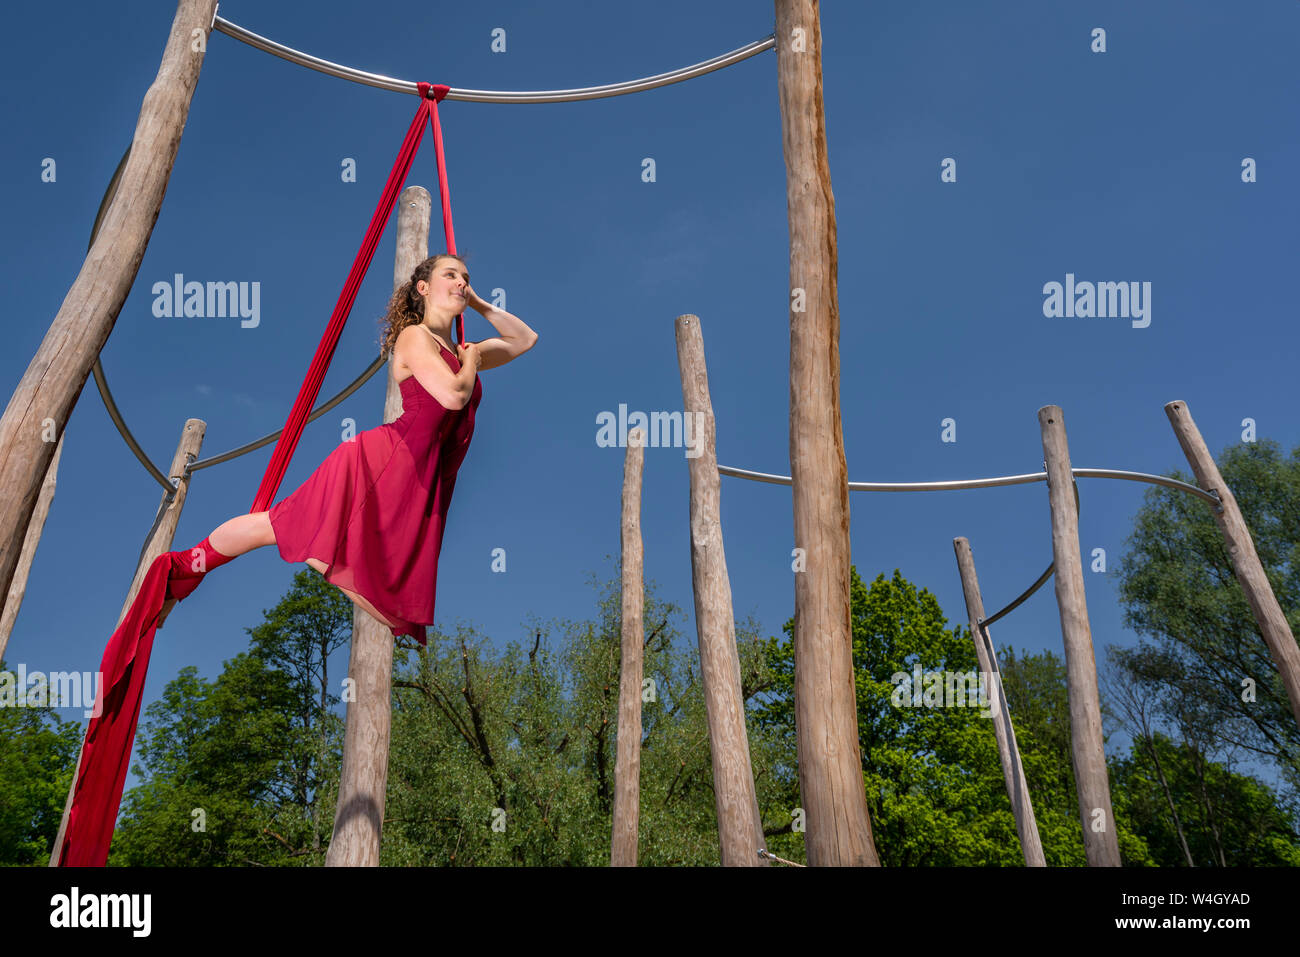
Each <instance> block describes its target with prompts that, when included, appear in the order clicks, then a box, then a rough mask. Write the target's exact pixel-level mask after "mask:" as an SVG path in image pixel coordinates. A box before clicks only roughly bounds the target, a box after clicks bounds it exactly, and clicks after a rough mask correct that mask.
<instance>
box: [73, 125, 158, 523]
mask: <svg viewBox="0 0 1300 957" xmlns="http://www.w3.org/2000/svg"><path fill="white" fill-rule="evenodd" d="M130 156H131V145H130V144H129V143H128V144H127V147H126V152H125V153H123V154H122V158H121V159H120V160H118V162H117V169H115V170H113V178H112V179H110V180H109V181H108V188H107V189H106V190H104V198H103V199H101V200H100V201H99V210H98V212H96V213H95V222H94V224H93V225H92V226H91V227H90V243H89V245H88V246H87V247H86V250H87V252H89V251H90V250H91V249H93V248H94V246H95V238H96V237H97V236H98V235H99V226H100V224H101V223H102V222H103V221H104V213H105V212H107V211H108V204H109V203H110V202H111V201H112V199H113V195H114V194H115V193H116V192H117V184H118V181H119V180H121V178H122V170H124V169H126V161H127V160H128V159H129V158H130ZM91 371H92V372H93V373H94V374H95V385H96V386H98V387H99V397H100V398H101V399H103V400H104V408H106V409H107V410H108V417H109V418H110V419H112V420H113V424H114V425H115V426H117V431H118V434H120V435H121V436H122V439H123V441H125V442H126V446H127V448H129V449H130V450H131V451H132V452H134V453H135V457H136V458H137V459H139V460H140V464H141V465H143V466H144V470H145V471H146V472H148V473H149V474H150V475H152V476H153V478H154V480H155V481H156V482H157V483H158V484H159V485H161V486H162V487H163V489H165V490H166V492H167V497H168V498H169V499H170V498H171V497H172V496H173V495H175V494H176V486H175V485H173V484H172V481H171V479H169V478H168V477H167V476H166V475H163V474H162V470H161V469H159V468H158V466H156V465H154V464H153V462H152V461H151V460H150V459H149V456H147V455H145V454H144V449H142V448H140V443H139V442H137V441H136V440H135V436H134V435H132V434H131V430H130V429H129V428H127V425H126V420H124V419H123V418H122V413H121V411H119V410H118V407H117V403H116V402H114V401H113V393H112V391H110V390H109V388H108V379H107V378H106V377H105V375H104V367H103V366H102V365H101V364H100V362H99V355H98V354H96V356H95V364H94V365H93V366H92V367H91Z"/></svg>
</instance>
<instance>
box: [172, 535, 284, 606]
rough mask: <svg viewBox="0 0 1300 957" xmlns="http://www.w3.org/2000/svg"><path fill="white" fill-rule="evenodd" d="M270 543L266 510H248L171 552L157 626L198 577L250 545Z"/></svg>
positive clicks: (244, 550) (272, 540)
mask: <svg viewBox="0 0 1300 957" xmlns="http://www.w3.org/2000/svg"><path fill="white" fill-rule="evenodd" d="M274 543H275V530H274V529H272V527H271V517H270V513H269V512H252V513H250V514H248V515H237V516H235V517H234V518H232V519H230V520H229V521H226V522H223V523H222V524H220V525H218V526H217V527H216V528H215V529H213V531H212V534H210V535H209V536H208V537H207V538H205V539H204V540H203V541H201V542H200V543H199V544H198V545H196V546H194V548H192V549H189V550H188V551H181V552H173V553H172V554H173V556H174V561H173V572H172V578H173V581H172V583H171V584H170V585H169V586H168V597H167V600H166V601H165V602H164V603H163V608H162V611H161V612H160V613H159V615H158V627H159V628H161V627H162V626H163V622H165V621H166V620H167V616H168V615H169V614H171V610H172V609H173V608H174V607H175V606H176V602H177V601H178V600H179V599H181V598H184V597H186V596H187V595H189V594H190V592H192V591H193V590H194V589H195V588H197V587H198V583H199V580H201V579H202V578H203V576H204V575H206V574H207V573H208V572H209V571H211V570H212V569H214V568H218V567H220V566H222V565H224V564H226V562H228V561H230V560H232V559H234V558H237V557H238V556H240V555H242V554H244V553H245V552H250V551H252V550H253V549H254V548H260V547H261V546H263V545H272V544H274Z"/></svg>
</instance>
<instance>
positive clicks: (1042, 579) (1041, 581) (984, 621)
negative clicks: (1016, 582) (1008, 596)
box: [979, 561, 1056, 645]
mask: <svg viewBox="0 0 1300 957" xmlns="http://www.w3.org/2000/svg"><path fill="white" fill-rule="evenodd" d="M1054 571H1056V562H1055V561H1053V562H1052V564H1050V565H1048V566H1047V571H1045V572H1043V573H1042V574H1041V575H1039V576H1038V581H1036V582H1034V583H1033V584H1032V585H1030V586H1029V587H1028V588H1026V589H1025V591H1024V593H1023V594H1022V595H1021V596H1020V597H1019V598H1017V599H1016V600H1015V601H1013V602H1012V603H1011V604H1009V605H1007V607H1006V608H1003V609H1002V610H1001V611H1000V612H998V613H997V614H996V615H990V616H989V617H988V618H981V619H980V622H979V626H980V628H985V629H986V628H988V626H989V625H991V624H993V623H994V622H995V621H997V620H998V619H999V618H1001V617H1003V616H1004V615H1007V614H1009V613H1011V612H1012V611H1014V610H1015V609H1017V608H1019V607H1020V605H1022V604H1023V603H1024V602H1025V599H1027V598H1028V597H1029V596H1030V595H1032V594H1033V593H1034V592H1036V591H1038V589H1040V588H1042V587H1043V585H1045V584H1046V583H1047V579H1049V578H1051V577H1052V573H1053V572H1054ZM984 637H985V638H988V637H989V633H988V632H987V631H985V632H984ZM989 644H990V645H992V644H993V642H992V640H991V639H990V640H989Z"/></svg>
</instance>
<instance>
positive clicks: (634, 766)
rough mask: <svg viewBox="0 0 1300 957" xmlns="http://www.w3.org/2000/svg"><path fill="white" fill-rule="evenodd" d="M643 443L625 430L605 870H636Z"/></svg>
mask: <svg viewBox="0 0 1300 957" xmlns="http://www.w3.org/2000/svg"><path fill="white" fill-rule="evenodd" d="M645 442H646V433H645V430H644V429H632V430H631V431H630V432H628V434H627V455H626V456H625V458H624V460H623V509H622V524H621V536H622V547H623V560H622V563H621V564H622V568H623V649H622V651H623V653H622V656H621V661H620V667H619V679H618V756H617V758H616V759H615V761H614V827H613V834H612V837H611V839H610V854H609V863H610V866H611V867H636V851H637V826H638V824H639V823H640V812H641V676H642V662H641V653H642V646H643V644H644V641H645V623H644V622H643V621H642V617H643V615H644V613H645V585H644V581H643V574H642V571H643V559H644V549H643V547H642V542H641V475H642V472H643V471H644V469H645Z"/></svg>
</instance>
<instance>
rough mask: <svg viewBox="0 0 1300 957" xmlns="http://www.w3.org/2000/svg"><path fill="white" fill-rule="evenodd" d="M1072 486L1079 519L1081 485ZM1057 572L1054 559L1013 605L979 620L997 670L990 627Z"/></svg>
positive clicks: (1074, 484) (1076, 483) (1071, 480)
mask: <svg viewBox="0 0 1300 957" xmlns="http://www.w3.org/2000/svg"><path fill="white" fill-rule="evenodd" d="M1070 484H1071V485H1073V486H1074V516H1075V518H1076V519H1077V518H1078V517H1079V512H1080V508H1081V506H1080V503H1079V483H1078V482H1076V481H1075V480H1074V479H1073V478H1071V479H1070ZM1055 571H1056V559H1055V558H1054V557H1053V559H1052V563H1051V564H1050V565H1048V566H1047V571H1045V572H1043V573H1042V574H1041V575H1039V576H1038V581H1036V582H1034V583H1033V584H1032V585H1030V586H1029V587H1028V588H1027V589H1025V591H1024V592H1023V593H1022V594H1021V595H1020V597H1019V598H1017V599H1016V600H1015V601H1013V602H1012V603H1011V604H1009V605H1007V607H1005V608H1003V609H1002V610H1001V611H1000V612H998V613H997V614H996V615H993V616H992V617H990V618H981V619H980V620H979V622H978V624H979V629H980V634H982V635H983V636H984V640H985V641H986V642H988V651H989V659H990V660H991V661H993V662H994V669H995V670H996V669H997V664H996V662H997V655H995V654H994V653H993V639H992V638H990V637H989V628H988V626H989V625H991V624H993V622H995V621H997V620H998V619H999V618H1001V617H1002V616H1003V615H1006V614H1009V613H1010V612H1012V611H1014V610H1015V609H1016V608H1018V607H1020V604H1021V603H1022V602H1023V601H1024V600H1025V599H1026V598H1028V597H1029V596H1030V595H1032V594H1033V593H1034V592H1036V591H1038V589H1040V588H1042V587H1043V585H1044V584H1046V582H1047V579H1049V578H1051V577H1052V573H1053V572H1055Z"/></svg>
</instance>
